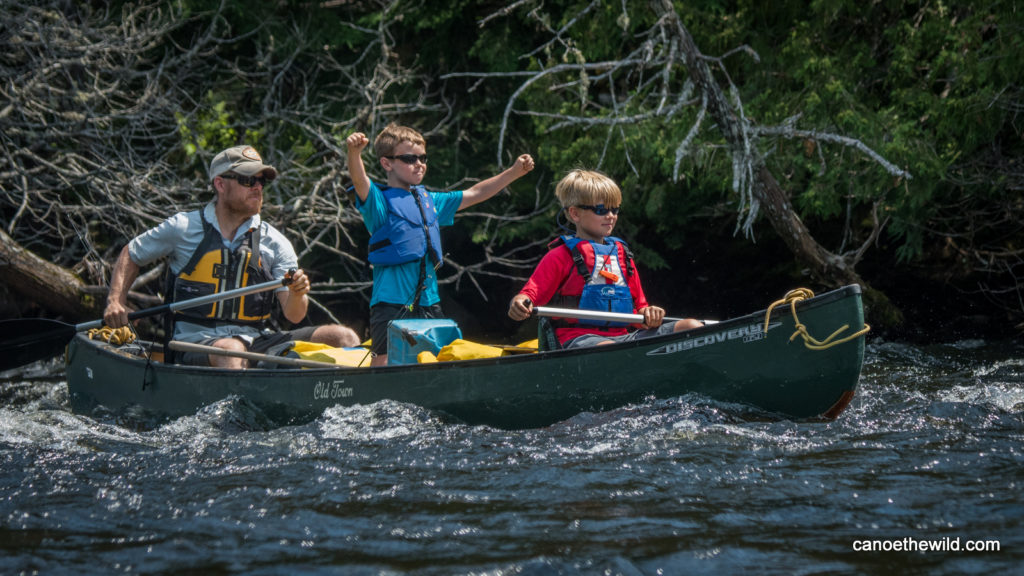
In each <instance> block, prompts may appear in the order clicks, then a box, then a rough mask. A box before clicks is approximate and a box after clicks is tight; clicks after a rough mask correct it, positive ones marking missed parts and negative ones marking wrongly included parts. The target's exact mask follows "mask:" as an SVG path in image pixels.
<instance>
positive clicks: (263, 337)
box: [178, 326, 316, 366]
mask: <svg viewBox="0 0 1024 576" xmlns="http://www.w3.org/2000/svg"><path fill="white" fill-rule="evenodd" d="M313 332H316V326H304V327H302V328H296V329H295V330H285V331H283V332H267V333H265V334H260V335H259V336H257V337H256V338H255V339H253V341H252V344H247V343H246V341H245V340H244V339H242V338H238V337H235V338H236V339H237V340H238V341H239V342H242V343H243V344H246V349H247V350H248V351H249V352H255V353H257V354H266V353H267V352H268V351H269V350H270V349H271V348H274V347H276V346H278V345H280V344H284V343H285V342H291V341H293V340H305V341H307V342H308V341H309V340H310V339H311V338H312V337H313ZM217 340H223V338H207V339H206V340H201V341H200V342H199V344H202V345H204V346H213V343H214V342H216V341H217ZM178 363H179V364H189V365H192V366H209V365H210V355H209V354H206V353H204V352H182V353H181V354H180V355H179V356H178Z"/></svg>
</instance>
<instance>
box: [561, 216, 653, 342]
mask: <svg viewBox="0 0 1024 576" xmlns="http://www.w3.org/2000/svg"><path fill="white" fill-rule="evenodd" d="M604 240H605V244H609V243H610V244H612V245H613V246H614V250H612V252H613V255H614V257H613V255H608V256H607V257H606V256H600V257H598V255H597V252H596V251H595V249H594V243H593V242H591V241H589V240H587V241H584V240H582V239H581V238H579V237H577V236H560V237H559V238H558V240H556V241H555V242H553V243H552V244H553V245H557V244H558V243H559V242H560V243H562V244H564V245H565V247H566V248H568V249H569V252H570V253H571V254H572V259H573V262H574V263H575V264H576V271H577V273H579V275H580V276H581V279H582V280H583V288H582V290H581V292H579V293H574V292H575V290H574V289H571V288H570V289H569V290H567V291H563V289H564V288H566V285H563V286H562V288H560V289H559V293H558V299H559V305H561V306H566V307H572V308H579V309H582V310H599V311H601V312H615V313H617V314H632V313H633V307H634V306H633V294H632V293H631V292H630V290H629V283H628V282H627V278H628V277H630V276H632V275H633V274H634V273H635V268H634V267H633V253H632V252H631V251H630V250H629V246H628V245H627V244H626V243H625V242H623V241H622V239H620V238H616V237H615V236H608V237H606V238H605V239H604ZM623 265H625V271H623V270H622V267H623ZM568 284H569V283H567V285H568ZM574 284H576V286H578V283H574ZM558 324H561V323H558ZM577 324H579V325H585V326H601V327H603V328H612V327H620V326H628V325H629V323H628V322H608V321H603V320H579V321H578V322H577Z"/></svg>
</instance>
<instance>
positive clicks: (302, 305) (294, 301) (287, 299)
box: [276, 270, 309, 324]
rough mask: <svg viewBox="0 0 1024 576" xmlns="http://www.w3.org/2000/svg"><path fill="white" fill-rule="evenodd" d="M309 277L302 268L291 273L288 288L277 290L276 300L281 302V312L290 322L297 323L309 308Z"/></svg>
mask: <svg viewBox="0 0 1024 576" xmlns="http://www.w3.org/2000/svg"><path fill="white" fill-rule="evenodd" d="M308 293H309V277H308V276H306V273H305V272H303V271H302V270H296V271H295V273H294V274H292V281H291V284H288V290H286V291H281V292H277V293H276V294H277V300H278V302H280V303H281V312H282V313H283V314H284V317H285V318H287V319H288V321H289V322H291V323H292V324H298V323H299V322H301V321H302V319H303V318H305V317H306V311H307V310H308V309H309V298H308V297H307V296H306V294H308Z"/></svg>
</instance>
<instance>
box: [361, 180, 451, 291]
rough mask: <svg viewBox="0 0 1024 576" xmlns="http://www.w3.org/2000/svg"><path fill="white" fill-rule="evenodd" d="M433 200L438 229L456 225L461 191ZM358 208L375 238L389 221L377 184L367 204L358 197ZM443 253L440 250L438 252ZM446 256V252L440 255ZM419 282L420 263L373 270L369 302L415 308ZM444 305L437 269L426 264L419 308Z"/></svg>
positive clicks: (439, 194) (440, 194) (441, 194)
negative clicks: (414, 303) (410, 305)
mask: <svg viewBox="0 0 1024 576" xmlns="http://www.w3.org/2000/svg"><path fill="white" fill-rule="evenodd" d="M428 194H430V199H431V201H433V203H434V209H435V210H437V223H438V226H451V225H452V224H454V223H455V213H456V212H457V211H458V210H459V205H460V204H462V191H461V190H458V191H455V192H428ZM356 208H358V209H359V213H360V214H362V215H363V223H364V224H366V229H367V230H369V231H370V234H373V233H374V232H376V231H377V229H379V228H380V227H381V226H383V225H384V224H386V223H387V221H388V204H387V201H385V200H384V195H383V194H381V190H380V188H378V187H377V184H376V183H374V182H370V192H369V193H368V194H367V195H366V201H365V202H360V200H359V197H358V196H356ZM438 249H439V250H440V247H439V248H438ZM441 253H442V254H443V253H444V251H441ZM419 279H420V263H419V261H418V260H417V261H415V262H406V263H405V264H397V265H395V266H374V267H373V294H372V296H371V298H370V306H373V305H374V304H377V303H378V302H384V303H386V304H397V305H399V306H408V305H409V304H412V298H413V296H414V295H415V294H416V287H417V285H418V284H419ZM440 301H441V295H440V294H439V293H438V290H437V273H436V271H435V270H434V267H433V266H431V265H430V261H429V260H428V261H427V277H426V279H425V280H424V287H423V292H422V293H421V294H420V306H431V305H434V304H437V303H438V302H440Z"/></svg>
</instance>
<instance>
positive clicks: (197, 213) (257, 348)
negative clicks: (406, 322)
mask: <svg viewBox="0 0 1024 576" xmlns="http://www.w3.org/2000/svg"><path fill="white" fill-rule="evenodd" d="M274 178H277V170H276V169H274V167H273V166H270V165H267V164H264V163H263V159H262V158H261V157H260V155H259V153H258V152H256V150H255V149H254V148H253V147H252V146H235V147H233V148H228V149H227V150H224V151H222V152H220V153H219V154H217V155H216V156H214V158H213V161H212V162H211V163H210V179H211V184H212V186H213V189H214V197H213V200H212V201H211V202H210V203H209V204H207V205H206V206H205V207H204V208H201V209H199V210H194V211H192V212H179V213H177V214H175V215H174V216H171V217H170V218H168V219H167V220H165V221H163V222H162V223H161V224H159V225H158V226H156V227H155V228H151V229H149V230H147V231H146V232H143V233H142V234H140V235H138V236H136V237H135V238H134V239H132V241H131V242H129V243H128V245H127V246H125V247H124V249H123V250H121V255H120V256H119V257H118V259H117V263H116V264H115V265H114V271H113V274H112V276H111V280H110V293H109V295H108V296H107V308H106V310H105V311H104V313H103V320H104V322H105V323H106V324H107V325H109V326H112V327H115V328H116V327H119V326H124V325H125V324H127V323H128V307H127V306H128V290H129V288H131V285H132V283H133V282H135V279H136V277H138V275H139V271H140V269H141V267H142V266H146V265H148V264H150V263H152V262H155V261H156V260H159V259H160V258H167V259H168V262H167V264H168V269H169V271H170V274H168V282H167V286H166V290H165V298H167V299H168V301H180V300H188V299H190V298H196V297H198V296H205V295H207V294H212V293H215V292H226V291H228V290H232V289H235V288H240V287H242V286H251V285H255V284H259V283H262V282H267V281H269V280H274V279H280V278H283V277H284V276H285V274H286V273H287V272H288V271H289V270H292V269H296V271H295V272H294V274H293V275H292V281H291V283H290V284H289V285H288V286H287V287H283V286H282V287H281V288H278V289H276V290H275V291H274V292H273V293H270V292H261V293H257V294H250V295H248V296H243V297H242V298H233V299H230V300H223V301H220V302H215V303H213V304H210V305H207V306H202V307H196V308H187V309H183V310H179V311H177V312H175V313H173V314H169V315H168V316H173V318H172V319H171V322H169V323H168V334H171V333H173V335H174V339H175V340H181V341H183V342H192V343H197V344H205V345H208V346H216V347H218V348H223V349H226V350H232V351H246V350H248V351H252V352H266V351H267V350H268V349H269V348H271V347H272V346H274V345H277V344H280V343H283V342H286V341H288V340H306V341H310V342H320V343H324V344H328V345H331V346H338V347H342V346H358V345H359V338H358V336H356V334H355V332H353V331H352V330H351V329H349V328H347V327H345V326H341V325H338V324H327V325H322V326H308V327H303V328H299V329H296V330H292V331H289V332H274V331H271V330H269V328H268V327H267V321H268V320H269V319H270V314H271V308H272V306H273V301H274V300H275V299H276V300H277V302H278V303H279V304H280V306H281V312H282V314H283V316H284V317H285V318H286V319H287V320H288V321H289V322H292V323H298V322H300V321H301V320H302V319H303V318H305V317H306V310H307V308H308V306H309V299H308V297H307V296H306V294H307V293H308V292H309V278H308V277H307V276H306V275H305V274H304V273H303V272H302V270H298V258H297V256H296V255H295V249H294V248H293V247H292V244H291V242H289V241H288V239H287V238H285V237H284V235H282V234H281V233H280V232H279V231H278V230H277V229H276V228H274V227H273V226H271V225H270V224H268V223H266V222H263V221H262V220H261V219H260V215H259V214H260V209H261V208H262V206H263V187H264V186H265V185H267V184H269V183H270V182H271V181H273V180H274ZM170 324H173V328H171V326H170ZM175 360H176V361H179V362H181V363H184V364H199V365H210V366H217V367H222V368H239V369H241V368H245V367H247V366H248V361H247V360H245V359H243V358H237V357H232V356H220V355H207V354H196V353H185V354H182V355H181V356H180V357H176V358H175Z"/></svg>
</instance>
